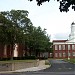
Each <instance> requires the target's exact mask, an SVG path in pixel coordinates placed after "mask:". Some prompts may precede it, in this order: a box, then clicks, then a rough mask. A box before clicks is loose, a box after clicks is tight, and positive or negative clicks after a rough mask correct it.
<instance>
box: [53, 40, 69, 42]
mask: <svg viewBox="0 0 75 75" xmlns="http://www.w3.org/2000/svg"><path fill="white" fill-rule="evenodd" d="M66 41H68V40H53V42H66Z"/></svg>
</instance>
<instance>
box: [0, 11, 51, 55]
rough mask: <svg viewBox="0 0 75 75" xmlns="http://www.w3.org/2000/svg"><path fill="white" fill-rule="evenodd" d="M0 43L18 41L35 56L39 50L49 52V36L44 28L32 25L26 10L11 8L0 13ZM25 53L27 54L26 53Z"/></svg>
mask: <svg viewBox="0 0 75 75" xmlns="http://www.w3.org/2000/svg"><path fill="white" fill-rule="evenodd" d="M0 22H1V23H2V25H1V26H0V36H1V37H0V43H4V44H12V45H14V44H15V43H19V44H22V45H24V48H25V50H28V51H29V52H32V51H33V53H34V54H35V55H36V56H37V55H38V53H39V52H45V51H48V52H50V51H51V50H50V46H51V45H52V43H50V39H49V36H48V35H47V33H46V29H42V28H41V27H40V26H39V27H34V26H33V24H32V22H31V20H30V19H29V18H28V11H24V10H11V11H4V12H1V13H0ZM26 55H27V54H26Z"/></svg>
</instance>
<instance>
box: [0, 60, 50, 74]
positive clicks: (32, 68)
mask: <svg viewBox="0 0 75 75" xmlns="http://www.w3.org/2000/svg"><path fill="white" fill-rule="evenodd" d="M48 67H50V65H45V60H41V61H39V66H38V67H31V68H25V69H20V70H15V71H4V72H0V73H12V72H29V71H39V70H43V69H46V68H48Z"/></svg>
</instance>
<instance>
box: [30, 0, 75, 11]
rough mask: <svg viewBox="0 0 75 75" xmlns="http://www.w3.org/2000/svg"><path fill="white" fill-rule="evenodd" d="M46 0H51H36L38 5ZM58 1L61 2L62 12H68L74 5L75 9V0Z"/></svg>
mask: <svg viewBox="0 0 75 75" xmlns="http://www.w3.org/2000/svg"><path fill="white" fill-rule="evenodd" d="M29 1H33V0H29ZM46 1H48V2H49V1H50V0H36V2H37V5H39V6H40V5H42V3H43V2H46ZM57 2H59V3H60V7H59V9H60V11H61V12H62V11H63V12H68V11H69V7H71V6H72V9H74V11H75V0H57Z"/></svg>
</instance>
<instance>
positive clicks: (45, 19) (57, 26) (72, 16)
mask: <svg viewBox="0 0 75 75" xmlns="http://www.w3.org/2000/svg"><path fill="white" fill-rule="evenodd" d="M11 9H15V10H28V11H29V18H30V19H31V21H32V23H33V25H34V26H36V27H38V26H41V27H42V28H46V29H47V33H48V34H49V35H51V39H52V40H55V39H68V36H69V34H70V31H71V29H70V27H71V23H72V22H73V21H75V12H74V11H73V10H71V9H70V11H69V12H68V13H66V12H63V13H61V12H60V10H59V3H58V2H56V0H55V1H54V0H51V1H50V2H49V3H48V2H46V3H43V5H42V6H37V4H36V2H35V1H32V2H29V1H28V0H1V1H0V11H7V10H11Z"/></svg>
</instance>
